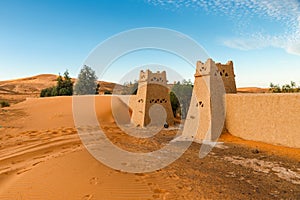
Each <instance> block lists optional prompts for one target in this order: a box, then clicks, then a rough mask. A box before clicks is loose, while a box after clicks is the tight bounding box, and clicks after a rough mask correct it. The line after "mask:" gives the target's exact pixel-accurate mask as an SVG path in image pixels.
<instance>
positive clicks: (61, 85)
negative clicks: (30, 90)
mask: <svg viewBox="0 0 300 200" xmlns="http://www.w3.org/2000/svg"><path fill="white" fill-rule="evenodd" d="M56 81H57V84H56V86H53V87H49V88H45V89H43V90H42V91H41V93H40V97H52V96H72V95H73V82H72V79H71V77H70V76H69V72H68V70H66V71H65V73H64V77H62V76H61V75H60V74H59V76H58V77H57V79H56Z"/></svg>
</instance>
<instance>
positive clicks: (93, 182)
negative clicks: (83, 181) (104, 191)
mask: <svg viewBox="0 0 300 200" xmlns="http://www.w3.org/2000/svg"><path fill="white" fill-rule="evenodd" d="M89 182H90V184H91V185H98V183H99V178H98V177H93V178H91V179H90V181H89Z"/></svg>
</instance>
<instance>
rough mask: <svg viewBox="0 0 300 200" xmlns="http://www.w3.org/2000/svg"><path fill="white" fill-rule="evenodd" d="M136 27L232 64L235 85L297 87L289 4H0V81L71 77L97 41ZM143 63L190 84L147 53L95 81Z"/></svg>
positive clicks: (173, 63)
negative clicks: (169, 32) (190, 43)
mask: <svg viewBox="0 0 300 200" xmlns="http://www.w3.org/2000/svg"><path fill="white" fill-rule="evenodd" d="M141 27H162V28H168V29H173V30H176V31H179V32H181V33H183V34H186V35H188V36H190V37H191V38H193V39H194V40H196V41H197V42H198V43H199V44H200V45H201V46H202V47H203V48H204V49H205V50H206V52H207V53H208V55H209V57H211V58H213V59H214V60H215V61H217V62H222V63H226V62H227V60H233V62H234V66H235V73H236V81H237V85H238V87H244V86H260V87H267V86H268V85H269V83H270V82H274V83H280V84H283V83H288V82H289V81H291V80H293V81H296V83H297V84H300V2H299V1H296V0H289V1H279V0H273V1H271V0H270V1H268V0H264V1H259V0H248V1H246V0H218V1H205V0H188V1H182V0H179V1H172V0H168V1H163V0H153V1H151V0H148V1H143V0H141V1H135V0H122V1H121V0H119V1H109V0H102V1H89V0H88V1H72V0H49V1H46V0H41V1H38V0H22V1H14V0H1V1H0V80H7V79H12V78H20V77H26V76H31V75H36V74H42V73H53V74H58V73H59V72H64V71H65V69H68V70H69V71H70V73H71V75H72V76H74V77H76V76H77V73H78V71H79V69H80V67H81V66H82V64H83V62H84V61H85V59H86V58H87V56H88V55H89V53H90V52H91V51H92V50H93V49H94V48H95V47H96V46H97V45H98V44H99V43H101V42H103V41H104V40H106V39H107V38H109V37H111V36H112V35H115V34H118V33H120V32H123V31H126V30H129V29H134V28H141ZM147 63H160V64H163V65H167V66H168V65H170V66H168V67H173V68H174V70H178V72H179V73H181V74H182V75H183V77H184V78H186V79H188V78H191V79H193V73H194V71H193V69H192V68H188V67H187V65H186V64H185V63H184V61H181V60H180V59H178V58H174V56H170V55H167V54H164V53H163V54H160V53H159V52H149V51H144V52H139V53H133V54H130V55H128V56H127V57H126V56H125V57H124V56H123V57H122V58H120V60H118V61H117V62H115V63H114V66H112V67H111V69H110V70H108V71H107V74H106V75H103V76H101V75H98V76H99V77H101V78H102V79H104V80H108V81H116V82H117V81H118V80H119V79H120V76H122V74H121V72H122V73H123V72H125V71H126V70H130V69H132V67H137V66H142V65H145V64H147ZM182 71H183V72H185V73H182ZM117 72H120V73H117Z"/></svg>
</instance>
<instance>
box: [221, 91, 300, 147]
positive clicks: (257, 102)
mask: <svg viewBox="0 0 300 200" xmlns="http://www.w3.org/2000/svg"><path fill="white" fill-rule="evenodd" d="M225 124H226V128H227V130H228V131H229V132H230V133H231V134H232V135H235V136H238V137H241V138H244V139H247V140H255V141H261V142H266V143H270V144H279V145H283V146H288V147H296V148H300V94H226V122H225Z"/></svg>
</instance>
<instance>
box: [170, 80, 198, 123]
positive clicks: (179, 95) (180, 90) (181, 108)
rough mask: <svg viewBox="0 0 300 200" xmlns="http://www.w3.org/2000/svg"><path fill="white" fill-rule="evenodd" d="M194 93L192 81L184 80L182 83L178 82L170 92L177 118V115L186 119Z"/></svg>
mask: <svg viewBox="0 0 300 200" xmlns="http://www.w3.org/2000/svg"><path fill="white" fill-rule="evenodd" d="M192 92H193V83H192V82H191V80H188V81H187V80H183V81H182V83H181V82H180V81H178V82H177V83H175V84H174V86H173V87H172V90H171V92H170V100H171V106H172V110H173V114H174V116H175V117H176V115H181V117H182V118H183V119H185V118H186V115H187V113H188V110H189V106H190V101H191V98H192Z"/></svg>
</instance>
